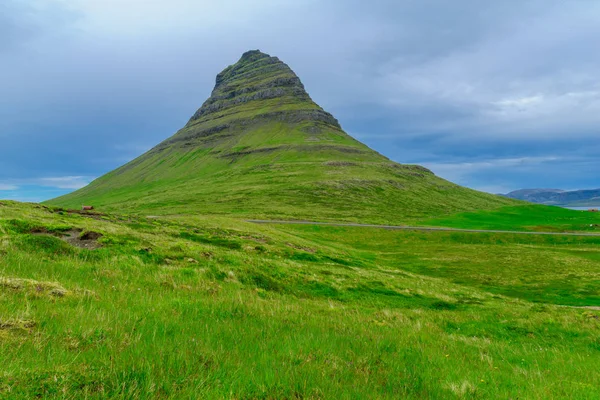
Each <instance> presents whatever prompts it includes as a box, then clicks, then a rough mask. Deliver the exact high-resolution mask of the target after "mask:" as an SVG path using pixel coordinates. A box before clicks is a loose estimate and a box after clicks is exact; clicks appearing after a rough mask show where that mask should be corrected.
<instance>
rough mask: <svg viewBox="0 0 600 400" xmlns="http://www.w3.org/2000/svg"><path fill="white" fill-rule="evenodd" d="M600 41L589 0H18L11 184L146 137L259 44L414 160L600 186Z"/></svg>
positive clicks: (349, 123)
mask: <svg viewBox="0 0 600 400" xmlns="http://www.w3.org/2000/svg"><path fill="white" fill-rule="evenodd" d="M599 45H600V3H598V4H596V3H595V2H590V1H586V0H573V1H569V2H564V1H558V0H544V1H542V0H506V1H503V2H481V1H476V0H458V1H453V2H448V1H445V0H420V1H415V0H387V1H384V0H375V1H373V2H369V3H368V4H367V3H365V2H360V1H358V0H347V1H341V0H327V1H316V0H299V1H295V2H289V1H284V0H261V1H254V2H247V1H242V0H224V1H221V2H208V1H197V0H171V1H169V2H167V3H165V2H164V1H158V0H145V1H141V0H118V1H117V0H102V1H100V0H69V1H67V0H30V1H27V2H23V1H20V0H19V1H16V0H5V1H3V2H2V5H0V56H1V57H2V60H3V62H2V63H0V87H2V92H3V96H1V97H0V141H1V143H2V146H0V197H13V198H15V197H18V196H17V195H15V193H16V192H17V191H18V189H19V188H22V187H24V186H27V185H32V186H28V187H32V188H33V189H31V191H32V193H34V195H31V196H29V195H28V196H29V197H28V198H33V197H36V196H37V197H39V198H42V197H44V196H50V195H54V193H48V192H43V193H42V189H39V190H38V192H37V194H35V193H36V192H35V191H36V189H35V188H36V187H37V188H43V187H53V188H55V189H56V190H63V191H64V190H71V189H75V188H76V187H78V186H79V185H81V184H83V183H85V182H87V181H89V179H91V178H90V177H96V176H99V175H101V174H103V173H105V172H107V171H109V170H111V169H113V168H115V167H117V166H119V165H121V164H122V163H124V162H126V161H128V160H130V159H132V158H133V157H135V156H137V155H139V154H141V153H142V152H143V151H144V150H146V149H148V148H150V147H152V146H153V145H154V144H156V143H158V142H159V141H161V140H163V139H165V138H166V137H168V136H169V135H171V134H172V133H174V132H175V131H176V130H177V129H178V128H180V127H181V126H182V125H183V124H185V122H186V121H187V119H188V118H189V116H190V115H191V114H192V113H193V112H194V111H195V110H196V109H197V108H198V107H199V106H200V105H201V103H202V102H203V101H204V99H205V98H206V97H208V95H209V94H210V91H211V89H212V86H213V84H214V77H215V75H216V74H217V73H218V72H219V71H220V70H222V69H223V68H224V67H225V66H227V65H228V64H231V63H233V62H235V61H237V58H238V57H239V56H240V55H241V53H242V52H244V51H246V50H248V49H255V48H259V49H261V50H263V51H266V52H268V53H270V54H273V55H277V56H279V57H280V58H281V59H282V60H284V61H285V62H287V63H288V64H289V65H290V66H291V67H292V68H293V69H294V70H295V71H296V72H297V73H298V75H299V76H300V77H301V78H302V79H303V81H304V83H305V86H306V87H307V89H308V91H309V93H311V95H312V97H313V98H314V99H315V100H316V101H317V102H318V103H319V104H321V105H322V106H323V107H324V108H326V109H327V110H329V111H331V112H332V113H334V114H335V115H336V116H337V117H338V119H340V121H341V123H342V125H343V126H344V128H345V129H346V130H347V131H348V132H349V133H351V134H353V135H354V136H356V137H357V138H359V139H360V140H362V141H364V142H365V143H367V144H368V145H370V146H371V147H373V148H375V149H376V150H378V151H380V152H382V153H384V154H385V155H387V156H388V157H390V158H392V159H394V160H396V161H399V162H406V163H420V164H424V165H426V166H428V167H430V168H432V169H433V170H434V172H436V173H438V174H439V175H441V176H443V177H446V178H448V179H452V180H454V181H456V182H457V183H460V184H464V185H467V186H471V187H474V188H478V189H482V190H488V191H493V192H496V191H506V190H512V189H518V188H523V187H557V188H564V189H575V188H586V187H589V188H591V187H600V182H599V181H598V177H597V174H596V173H595V171H598V170H600V161H598V157H597V155H598V151H599V150H600V135H599V134H598V133H599V132H598V127H599V126H600V83H599V82H598V80H597V78H596V75H597V71H598V67H599V66H600V53H599V52H598V51H597V49H598V48H599V47H600V46H599ZM82 177H83V178H82ZM37 197H36V198H37Z"/></svg>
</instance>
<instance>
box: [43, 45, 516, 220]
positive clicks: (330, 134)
mask: <svg viewBox="0 0 600 400" xmlns="http://www.w3.org/2000/svg"><path fill="white" fill-rule="evenodd" d="M349 84H351V83H349ZM49 203H50V204H55V205H60V206H66V207H80V206H81V204H84V203H85V204H91V205H94V206H95V207H97V208H100V209H104V210H113V211H115V210H117V211H130V212H143V213H147V214H208V213H210V214H227V215H233V216H241V217H260V218H268V219H274V218H279V219H283V218H286V219H318V220H349V221H370V222H394V223H400V222H402V221H405V220H410V219H417V218H424V217H429V216H437V215H445V214H450V213H456V212H461V211H471V210H479V209H494V208H498V207H501V206H503V205H508V204H515V203H514V200H509V199H507V198H503V197H501V196H495V195H490V194H486V193H482V192H477V191H475V190H471V189H467V188H464V187H461V186H458V185H456V184H453V183H450V182H448V181H446V180H443V179H441V178H439V177H437V176H435V175H434V174H433V173H432V172H431V171H429V170H428V169H426V168H424V167H421V166H418V165H402V164H398V163H396V162H393V161H391V160H389V159H388V158H386V157H385V156H383V155H381V154H379V153H377V152H375V151H374V150H372V149H370V148H369V147H367V146H366V145H364V144H362V143H360V142H359V141H357V140H355V139H354V138H352V137H351V136H349V135H348V134H346V133H345V132H344V131H343V129H342V127H341V126H340V124H339V122H338V121H337V120H336V119H335V118H334V117H333V116H332V115H331V114H329V113H328V112H326V111H325V110H323V109H322V108H321V107H319V106H318V105H317V104H316V103H315V102H314V101H313V100H312V99H311V98H310V96H309V95H308V93H307V92H306V90H305V88H304V85H303V84H302V82H301V81H300V79H299V78H298V76H296V74H295V73H294V72H293V71H292V70H291V69H290V68H289V67H288V66H287V65H286V64H285V63H283V62H282V61H280V60H279V59H278V58H276V57H271V56H269V55H267V54H264V53H262V52H260V51H258V50H255V51H249V52H246V53H245V54H243V55H242V57H241V59H240V60H239V61H238V62H237V63H236V64H234V65H231V66H229V67H227V68H225V70H223V71H222V72H221V73H219V74H218V75H217V79H216V85H215V88H214V90H213V92H212V95H211V96H210V98H209V99H208V100H206V101H205V102H204V104H203V105H202V107H201V108H200V109H199V110H198V111H197V112H196V113H195V114H194V115H193V116H192V118H191V119H190V120H189V122H188V123H187V124H186V125H185V126H184V127H183V129H181V130H180V131H179V132H177V133H176V134H175V135H174V136H172V137H171V138H168V139H167V140H165V141H164V142H162V143H160V144H159V145H158V146H156V147H154V148H153V149H152V150H150V151H148V152H147V153H146V154H144V155H142V156H140V157H138V158H137V159H135V160H133V161H131V162H130V163H128V164H126V165H124V166H122V167H121V168H118V169H117V170H115V171H112V172H110V173H108V174H106V175H104V176H103V177H101V178H99V179H97V180H95V181H94V182H92V183H91V184H90V185H89V186H87V187H85V188H83V189H81V190H78V191H76V192H74V193H71V194H68V195H66V196H63V197H60V198H57V199H54V200H52V201H50V202H49Z"/></svg>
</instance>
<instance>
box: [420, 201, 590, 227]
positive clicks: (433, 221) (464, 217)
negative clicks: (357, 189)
mask: <svg viewBox="0 0 600 400" xmlns="http://www.w3.org/2000/svg"><path fill="white" fill-rule="evenodd" d="M419 224H421V225H430V226H443V227H452V228H461V229H499V230H517V231H542V232H578V231H586V232H590V233H594V232H598V233H600V214H599V213H594V212H589V211H575V210H568V209H565V208H561V207H551V206H540V205H520V206H516V207H514V206H513V207H502V208H499V209H496V210H479V211H474V212H466V213H459V214H454V215H449V216H445V217H441V218H439V217H438V218H429V219H426V220H424V221H420V222H419Z"/></svg>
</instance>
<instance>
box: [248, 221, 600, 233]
mask: <svg viewBox="0 0 600 400" xmlns="http://www.w3.org/2000/svg"><path fill="white" fill-rule="evenodd" d="M246 221H247V222H252V223H255V224H281V225H321V226H340V227H359V228H380V229H392V230H407V231H435V232H474V233H511V234H518V235H552V236H597V237H600V233H586V232H527V231H502V230H486V229H459V228H439V227H428V226H404V225H402V226H394V225H371V224H355V223H339V222H311V221H278V220H264V219H249V220H246Z"/></svg>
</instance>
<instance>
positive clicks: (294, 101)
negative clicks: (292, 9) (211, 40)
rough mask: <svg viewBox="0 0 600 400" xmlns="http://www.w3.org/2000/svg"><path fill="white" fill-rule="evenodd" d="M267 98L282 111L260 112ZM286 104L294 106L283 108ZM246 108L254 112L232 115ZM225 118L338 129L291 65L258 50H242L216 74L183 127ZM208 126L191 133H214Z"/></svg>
mask: <svg viewBox="0 0 600 400" xmlns="http://www.w3.org/2000/svg"><path fill="white" fill-rule="evenodd" d="M269 100H279V101H277V102H276V104H275V105H274V107H271V108H274V109H277V108H283V110H281V111H272V110H269V111H261V108H262V107H261V106H262V105H263V102H265V101H269ZM265 104H266V103H265ZM269 105H273V104H269ZM289 105H293V107H286V106H289ZM248 108H250V109H255V110H256V112H255V113H254V114H253V115H251V116H250V117H248V116H247V115H246V116H244V117H243V118H239V117H236V116H235V114H237V113H240V112H242V111H245V110H247V109H248ZM266 108H268V107H266ZM286 108H291V109H286ZM246 114H247V113H246ZM228 117H230V118H231V119H234V120H235V123H240V122H243V121H241V120H242V119H245V120H247V121H248V122H258V121H259V120H261V119H276V120H279V121H283V122H290V123H298V122H305V121H315V122H321V123H325V124H328V125H331V126H332V127H334V128H337V129H341V127H340V125H339V123H338V121H337V120H336V119H335V118H334V117H333V116H332V115H331V114H329V113H327V112H325V111H323V110H322V109H321V108H320V107H319V106H318V105H316V104H315V103H314V102H313V101H312V100H311V98H310V96H309V95H308V93H307V92H306V89H305V88H304V85H303V84H302V82H301V81H300V78H298V76H297V75H296V74H295V73H294V71H292V70H291V69H290V67H288V66H287V65H286V64H285V63H283V62H282V61H280V60H279V59H278V58H277V57H271V56H269V55H267V54H264V53H262V52H260V51H258V50H253V51H249V52H246V53H244V54H243V55H242V58H241V59H240V61H238V62H237V63H236V64H234V65H232V66H229V67H227V68H225V70H223V71H222V72H221V73H220V74H218V75H217V79H216V83H215V88H214V89H213V91H212V94H211V96H210V98H209V99H208V100H206V101H205V102H204V104H203V105H202V107H200V109H199V110H198V111H196V113H195V114H194V115H193V116H192V118H191V119H190V121H189V122H188V124H187V126H186V127H192V126H196V125H199V124H202V123H204V122H209V121H211V120H214V119H227V118H228ZM228 122H229V123H230V124H231V123H232V121H228ZM242 125H244V124H243V123H242ZM210 129H213V128H208V129H201V130H199V131H198V130H197V131H195V132H194V133H193V135H192V136H196V137H201V136H203V135H207V134H210V132H214V131H210ZM185 136H190V135H185Z"/></svg>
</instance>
